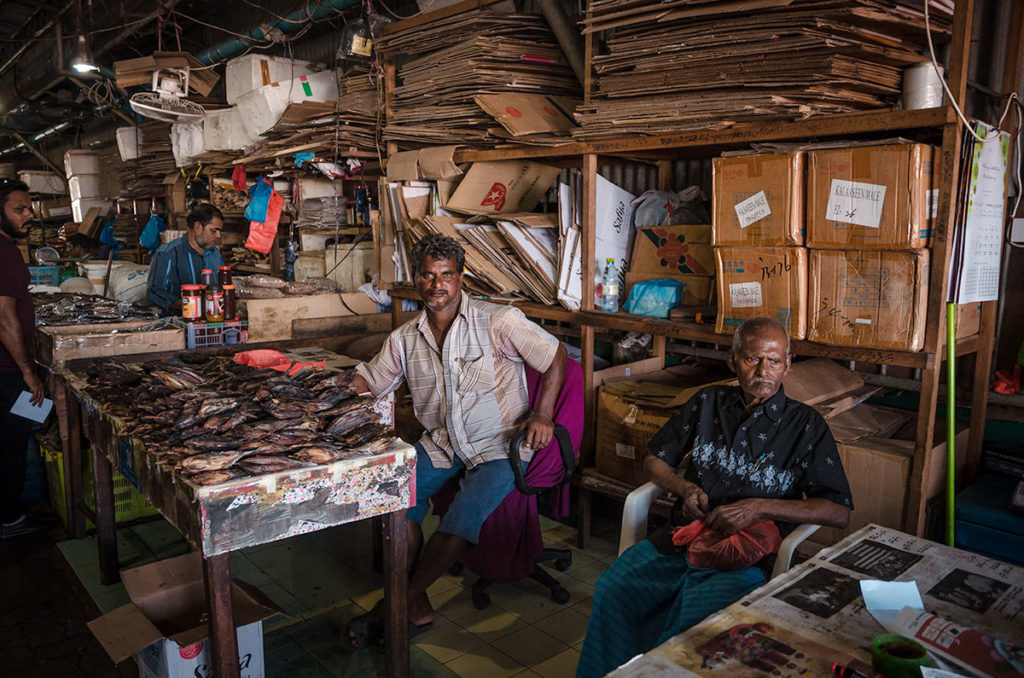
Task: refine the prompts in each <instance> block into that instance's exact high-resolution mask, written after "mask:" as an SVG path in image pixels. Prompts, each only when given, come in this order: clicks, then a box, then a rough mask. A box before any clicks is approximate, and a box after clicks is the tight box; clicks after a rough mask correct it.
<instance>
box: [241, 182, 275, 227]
mask: <svg viewBox="0 0 1024 678" xmlns="http://www.w3.org/2000/svg"><path fill="white" fill-rule="evenodd" d="M273 192H274V185H273V184H272V183H270V181H268V180H267V178H266V177H264V176H263V175H262V174H261V175H260V177H259V179H257V180H256V183H255V184H253V185H252V186H250V187H249V204H248V205H246V207H245V218H246V219H248V220H249V221H256V222H264V221H266V220H267V209H268V208H269V207H270V194H271V193H273Z"/></svg>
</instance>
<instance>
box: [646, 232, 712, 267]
mask: <svg viewBox="0 0 1024 678" xmlns="http://www.w3.org/2000/svg"><path fill="white" fill-rule="evenodd" d="M629 272H630V273H655V274H658V275H662V274H664V275H663V277H672V276H674V275H679V274H686V275H706V276H713V275H714V274H715V251H714V249H712V247H711V226H710V225H703V226H644V227H641V228H638V229H636V239H635V240H634V241H633V256H632V258H631V259H630V262H629Z"/></svg>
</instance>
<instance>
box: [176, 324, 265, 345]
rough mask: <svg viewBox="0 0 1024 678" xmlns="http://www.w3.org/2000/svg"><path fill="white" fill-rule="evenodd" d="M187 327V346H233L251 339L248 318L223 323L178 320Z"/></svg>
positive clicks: (182, 325)
mask: <svg viewBox="0 0 1024 678" xmlns="http://www.w3.org/2000/svg"><path fill="white" fill-rule="evenodd" d="M175 322H177V323H178V324H179V325H180V326H181V327H183V328H184V329H185V348H187V349H191V348H206V347H208V346H233V345H235V344H244V343H245V342H246V341H247V340H248V339H249V322H248V321H247V320H226V321H224V322H221V323H208V322H187V321H184V320H176V321H175Z"/></svg>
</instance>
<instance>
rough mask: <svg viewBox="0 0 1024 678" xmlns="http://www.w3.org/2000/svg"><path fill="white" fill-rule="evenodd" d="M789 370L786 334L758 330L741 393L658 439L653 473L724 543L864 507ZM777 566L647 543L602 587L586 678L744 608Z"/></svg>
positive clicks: (702, 397)
mask: <svg viewBox="0 0 1024 678" xmlns="http://www.w3.org/2000/svg"><path fill="white" fill-rule="evenodd" d="M789 362H790V353H789V337H788V336H787V335H786V330H785V329H784V328H783V327H782V326H781V325H779V324H778V323H777V322H775V321H774V320H771V319H769V318H753V319H751V320H748V321H746V322H745V323H743V324H742V325H741V326H740V327H739V328H738V329H737V331H736V335H735V337H734V338H733V346H732V351H731V352H730V354H729V357H728V364H729V367H730V368H731V369H732V370H733V371H735V372H736V376H737V378H738V381H739V387H733V386H708V387H707V388H704V389H702V390H701V391H699V392H698V393H697V394H696V395H695V396H694V397H693V398H691V399H690V400H689V401H688V402H687V403H686V405H684V406H683V407H682V408H681V409H680V410H678V411H677V412H676V413H675V414H674V415H673V416H672V418H671V419H670V420H669V422H668V423H667V424H666V425H665V427H664V428H662V429H661V431H659V432H658V433H657V434H655V436H654V438H652V439H651V442H650V444H649V445H648V451H649V452H650V454H649V455H648V456H647V458H646V460H645V461H644V467H645V469H646V470H647V473H648V477H649V478H650V479H651V480H653V481H654V482H655V483H657V484H658V485H660V486H661V487H663V488H664V489H666V490H668V491H670V492H672V493H673V494H675V495H676V496H677V497H679V500H678V501H677V504H676V508H677V511H674V512H673V513H677V512H678V513H680V514H681V516H680V518H681V522H683V523H685V522H689V521H691V520H697V519H700V520H703V521H704V522H705V523H706V525H707V526H708V527H710V528H712V529H714V530H716V531H717V532H719V533H721V534H722V535H723V536H724V535H730V534H733V533H734V532H736V531H738V530H742V529H744V528H746V527H747V526H749V525H751V524H752V523H754V522H756V521H759V520H773V521H775V522H776V523H777V524H778V526H779V529H780V531H781V532H783V533H786V532H787V531H789V530H791V529H792V527H793V525H794V524H796V523H817V524H819V525H828V526H833V527H840V528H842V527H846V525H847V523H848V522H849V519H850V510H851V509H852V507H853V503H852V501H851V499H850V487H849V484H848V483H847V481H846V474H845V473H844V472H843V466H842V462H841V461H840V459H839V453H838V451H837V450H836V444H835V440H833V438H832V434H831V432H830V431H829V428H828V424H827V423H826V422H825V420H824V419H823V418H822V417H821V415H820V414H818V412H817V411H815V410H814V409H813V408H811V407H808V406H807V405H804V404H803V403H799V402H797V401H795V400H792V399H790V398H787V397H786V394H785V392H784V391H783V389H782V378H783V377H784V376H785V375H786V372H787V371H788V370H789ZM758 565H760V566H761V567H758ZM766 566H767V563H766V562H764V561H762V562H761V563H758V564H757V565H755V566H752V567H747V568H744V569H740V570H733V571H730V572H722V571H719V570H714V569H706V568H697V567H694V566H692V565H690V564H689V563H688V562H687V561H686V558H685V547H674V546H672V544H671V539H670V538H669V535H668V534H667V532H661V533H660V534H659V533H656V534H654V535H652V536H651V538H650V539H645V540H643V541H641V542H640V543H638V544H635V545H634V546H633V547H631V548H630V549H628V550H626V551H625V552H623V553H622V555H621V556H619V558H618V559H617V560H616V561H615V562H614V563H613V564H612V566H611V567H610V568H609V569H608V570H607V571H606V572H605V573H604V574H603V575H602V576H601V578H600V580H598V582H597V586H596V589H595V591H594V602H593V612H592V614H591V617H590V625H589V626H588V627H587V637H586V640H585V641H584V643H583V648H582V650H581V652H580V662H579V666H578V667H577V672H576V676H577V678H589V677H590V676H603V675H605V674H606V673H607V672H609V671H611V670H612V669H614V668H615V667H616V666H619V665H620V664H622V663H624V662H626V661H628V660H629V659H630V658H631V657H633V656H634V655H636V654H640V653H643V652H646V651H647V650H650V649H651V648H653V647H656V646H657V645H660V644H661V643H663V642H664V641H666V640H668V639H669V638H671V637H672V636H674V635H676V634H678V633H681V632H683V631H685V630H686V629H688V628H689V627H690V626H693V625H694V624H696V623H697V622H699V621H700V620H702V619H704V618H705V617H706V616H708V615H709V614H712V613H714V612H716V611H718V610H720V609H722V608H724V607H726V606H728V605H729V604H731V603H733V602H734V601H736V600H738V599H740V598H741V597H743V596H744V595H746V594H747V593H749V592H750V591H752V590H753V589H755V588H757V587H758V586H760V585H761V584H763V583H764V582H765V577H766Z"/></svg>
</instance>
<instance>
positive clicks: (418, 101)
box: [377, 11, 579, 148]
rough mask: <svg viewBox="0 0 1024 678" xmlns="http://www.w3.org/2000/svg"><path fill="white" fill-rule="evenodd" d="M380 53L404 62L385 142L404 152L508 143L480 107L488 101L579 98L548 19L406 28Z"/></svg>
mask: <svg viewBox="0 0 1024 678" xmlns="http://www.w3.org/2000/svg"><path fill="white" fill-rule="evenodd" d="M377 45H378V47H379V48H380V49H381V51H382V52H383V53H384V54H386V55H387V56H388V57H390V58H391V59H394V60H395V61H396V62H398V70H397V75H396V79H397V86H396V88H395V90H394V92H393V109H392V115H391V116H390V117H389V120H388V124H387V126H386V127H385V129H384V138H385V139H386V140H388V141H397V142H399V144H400V145H401V146H402V147H408V148H417V147H420V146H423V145H435V144H451V143H458V144H459V145H466V146H475V147H484V146H490V145H493V144H494V143H495V142H497V141H499V140H501V139H502V138H503V137H507V136H508V134H507V133H506V132H505V131H504V130H503V129H502V128H501V127H498V126H497V124H496V123H495V120H494V118H492V117H491V116H490V115H489V114H488V113H486V112H485V111H484V110H483V109H482V108H481V107H480V106H479V105H477V103H476V102H475V101H474V99H475V97H477V96H480V95H487V94H499V93H502V92H520V93H522V92H526V93H534V94H542V95H545V96H571V95H576V94H578V93H579V83H578V82H577V81H576V78H575V76H574V75H573V73H572V70H571V69H570V68H569V66H568V64H567V63H566V60H565V57H564V55H563V54H562V51H561V49H560V48H559V47H558V44H557V42H556V41H555V38H554V36H553V34H552V33H551V30H550V29H549V28H548V26H547V24H546V22H545V21H544V19H543V18H541V17H536V16H527V15H516V14H499V13H497V12H491V11H474V12H466V13H463V14H459V15H457V16H454V17H447V18H445V19H441V20H438V21H437V22H434V23H431V24H427V25H425V26H424V25H420V26H414V27H411V28H406V29H402V28H401V25H400V24H399V25H398V27H397V29H394V30H391V31H387V30H386V31H385V34H384V36H383V37H382V38H380V39H379V40H378V41H377ZM410 58H411V59H410ZM402 59H405V61H402ZM492 130H493V131H494V133H492Z"/></svg>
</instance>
